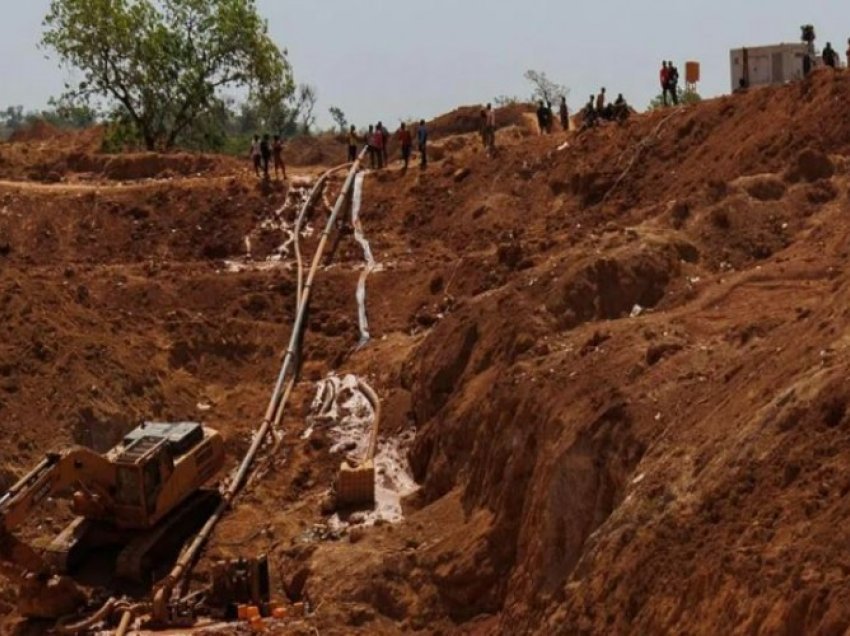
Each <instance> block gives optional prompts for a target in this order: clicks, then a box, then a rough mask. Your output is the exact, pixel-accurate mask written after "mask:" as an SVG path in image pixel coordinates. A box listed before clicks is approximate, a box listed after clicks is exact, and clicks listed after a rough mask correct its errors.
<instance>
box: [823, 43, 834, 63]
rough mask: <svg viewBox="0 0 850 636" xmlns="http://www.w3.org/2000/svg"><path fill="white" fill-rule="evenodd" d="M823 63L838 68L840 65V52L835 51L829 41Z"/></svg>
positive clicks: (824, 51) (824, 52)
mask: <svg viewBox="0 0 850 636" xmlns="http://www.w3.org/2000/svg"><path fill="white" fill-rule="evenodd" d="M823 63H824V64H826V65H827V66H829V67H830V68H836V67H837V66H838V53H836V52H835V49H834V48H832V44H831V43H829V42H827V43H826V48H824V50H823Z"/></svg>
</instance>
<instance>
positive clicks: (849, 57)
mask: <svg viewBox="0 0 850 636" xmlns="http://www.w3.org/2000/svg"><path fill="white" fill-rule="evenodd" d="M847 68H848V69H850V38H848V39H847Z"/></svg>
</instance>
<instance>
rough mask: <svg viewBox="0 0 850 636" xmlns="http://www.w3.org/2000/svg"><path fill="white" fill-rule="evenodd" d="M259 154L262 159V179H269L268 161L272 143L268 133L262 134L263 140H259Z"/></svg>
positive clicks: (270, 156)
mask: <svg viewBox="0 0 850 636" xmlns="http://www.w3.org/2000/svg"><path fill="white" fill-rule="evenodd" d="M260 155H261V156H262V159H263V179H265V180H266V181H268V180H269V163H270V162H271V159H272V145H271V142H270V141H269V136H268V135H263V141H262V142H260Z"/></svg>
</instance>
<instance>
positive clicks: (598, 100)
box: [596, 86, 605, 117]
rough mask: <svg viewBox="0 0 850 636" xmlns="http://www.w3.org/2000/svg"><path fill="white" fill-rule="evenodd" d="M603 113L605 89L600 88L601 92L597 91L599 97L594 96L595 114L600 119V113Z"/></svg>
mask: <svg viewBox="0 0 850 636" xmlns="http://www.w3.org/2000/svg"><path fill="white" fill-rule="evenodd" d="M604 112H605V87H604V86H603V87H602V90H600V91H599V95H597V96H596V114H597V115H599V116H600V117H601V116H602V113H604Z"/></svg>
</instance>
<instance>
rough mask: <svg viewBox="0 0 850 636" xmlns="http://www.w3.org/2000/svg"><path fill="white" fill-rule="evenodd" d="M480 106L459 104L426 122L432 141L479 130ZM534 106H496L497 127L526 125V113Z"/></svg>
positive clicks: (530, 112)
mask: <svg viewBox="0 0 850 636" xmlns="http://www.w3.org/2000/svg"><path fill="white" fill-rule="evenodd" d="M481 109H482V107H481V106H461V107H460V108H457V109H455V110H453V111H452V112H450V113H446V114H445V115H440V116H439V117H437V118H435V119H432V120H431V121H430V122H428V130H429V132H430V135H431V138H432V139H433V140H434V141H437V140H440V139H443V138H445V137H451V136H455V135H465V134H468V133H478V132H480V130H481ZM534 111H535V108H534V106H532V105H530V104H515V105H512V106H504V107H501V108H496V126H497V128H507V127H509V126H520V127H524V126H526V125H528V122H529V119H528V115H529V114H533V113H534Z"/></svg>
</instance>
